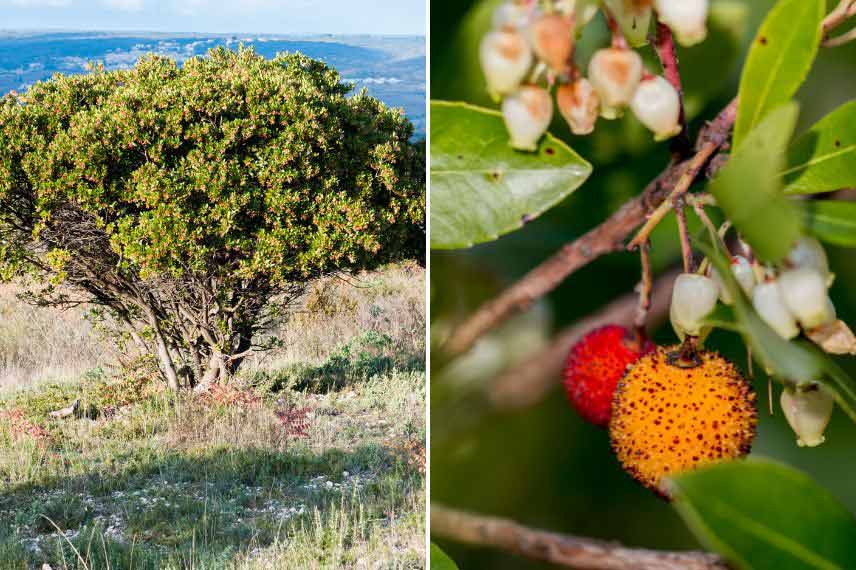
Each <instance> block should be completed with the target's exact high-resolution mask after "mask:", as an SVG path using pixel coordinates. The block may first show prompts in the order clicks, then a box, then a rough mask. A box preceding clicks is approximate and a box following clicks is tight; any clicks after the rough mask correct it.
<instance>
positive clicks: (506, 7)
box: [493, 2, 529, 31]
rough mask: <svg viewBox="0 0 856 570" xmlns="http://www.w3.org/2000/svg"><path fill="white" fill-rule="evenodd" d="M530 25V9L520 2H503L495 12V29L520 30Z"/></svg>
mask: <svg viewBox="0 0 856 570" xmlns="http://www.w3.org/2000/svg"><path fill="white" fill-rule="evenodd" d="M528 23H529V8H527V7H526V5H525V4H520V3H518V2H503V3H502V4H500V5H499V6H497V8H496V10H494V12H493V29H495V30H508V31H513V30H519V29H522V28H525V27H526V25H527V24H528Z"/></svg>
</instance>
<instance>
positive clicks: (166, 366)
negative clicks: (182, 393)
mask: <svg viewBox="0 0 856 570" xmlns="http://www.w3.org/2000/svg"><path fill="white" fill-rule="evenodd" d="M155 338H156V339H157V345H158V360H160V363H161V366H162V367H163V373H164V375H165V376H166V383H167V385H168V386H169V388H170V390H173V391H176V392H177V391H178V390H179V388H180V387H181V386H180V385H179V383H178V373H176V371H175V363H174V362H173V360H172V354H170V352H169V348H168V347H167V346H166V342H164V340H163V335H162V334H161V332H160V330H159V329H155Z"/></svg>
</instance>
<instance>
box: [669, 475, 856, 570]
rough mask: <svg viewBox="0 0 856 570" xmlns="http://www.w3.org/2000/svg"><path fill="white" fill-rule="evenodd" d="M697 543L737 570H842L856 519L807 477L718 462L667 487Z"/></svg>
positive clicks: (855, 538) (854, 555)
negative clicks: (671, 492) (671, 491)
mask: <svg viewBox="0 0 856 570" xmlns="http://www.w3.org/2000/svg"><path fill="white" fill-rule="evenodd" d="M670 483H671V485H672V488H673V492H674V496H675V501H674V505H675V508H676V509H677V511H678V513H679V514H680V515H681V517H682V518H683V519H684V521H685V522H686V523H687V526H689V527H690V529H691V530H692V531H693V533H694V534H695V535H696V537H697V538H698V539H699V541H700V542H701V543H702V544H704V545H705V546H707V547H708V548H709V549H711V550H714V551H716V552H718V553H719V554H720V555H721V556H722V557H723V558H725V559H726V560H727V561H728V562H729V563H730V564H731V565H733V566H734V568H735V569H736V570H768V569H770V568H775V569H777V570H847V569H850V568H853V567H854V564H856V549H854V545H856V519H854V517H853V514H852V513H850V512H849V511H848V510H847V509H846V508H845V507H844V506H843V505H842V504H841V503H840V502H839V501H838V500H837V499H836V498H835V497H833V496H832V495H831V494H830V493H829V491H827V490H826V489H824V488H823V487H821V486H820V485H818V484H817V483H815V482H814V481H813V480H812V479H810V478H809V477H808V476H806V475H805V474H803V473H801V472H800V471H797V470H795V469H793V468H791V467H788V466H785V465H782V464H780V463H776V462H773V461H770V460H766V459H750V460H747V461H735V462H729V463H719V464H716V465H713V466H712V467H708V468H706V469H701V470H699V471H693V472H690V473H686V474H684V475H680V476H678V477H675V478H674V479H671V480H670Z"/></svg>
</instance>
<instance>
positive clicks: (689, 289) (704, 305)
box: [669, 273, 719, 340]
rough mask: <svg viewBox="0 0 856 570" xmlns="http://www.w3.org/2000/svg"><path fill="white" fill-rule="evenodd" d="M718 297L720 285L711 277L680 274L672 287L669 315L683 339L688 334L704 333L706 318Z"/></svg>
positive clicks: (673, 325)
mask: <svg viewBox="0 0 856 570" xmlns="http://www.w3.org/2000/svg"><path fill="white" fill-rule="evenodd" d="M718 297H719V287H717V286H716V283H714V281H713V280H712V279H711V278H709V277H705V276H704V275H696V274H695V273H682V274H681V275H678V278H677V279H675V285H674V287H673V289H672V306H671V308H670V311H669V316H670V318H671V321H672V328H674V329H675V333H676V334H677V335H678V337H679V338H680V339H681V340H683V338H684V337H685V336H686V335H690V336H703V335H704V333H705V332H706V331H704V328H705V327H704V318H705V317H706V316H707V315H709V314H710V313H711V312H712V311H713V309H714V308H715V307H716V300H717V298H718Z"/></svg>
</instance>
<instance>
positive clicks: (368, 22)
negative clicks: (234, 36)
mask: <svg viewBox="0 0 856 570" xmlns="http://www.w3.org/2000/svg"><path fill="white" fill-rule="evenodd" d="M425 1H426V0H0V13H2V14H3V16H2V20H0V28H2V29H6V30H10V29H45V28H54V29H64V30H135V31H137V30H140V31H142V30H145V31H163V32H207V33H229V32H257V33H272V34H277V33H279V34H302V33H331V34H417V35H424V34H425Z"/></svg>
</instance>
